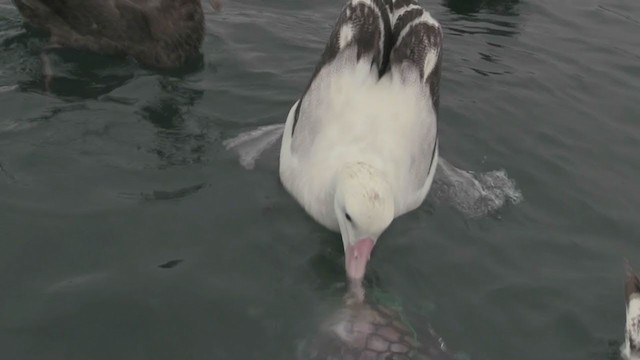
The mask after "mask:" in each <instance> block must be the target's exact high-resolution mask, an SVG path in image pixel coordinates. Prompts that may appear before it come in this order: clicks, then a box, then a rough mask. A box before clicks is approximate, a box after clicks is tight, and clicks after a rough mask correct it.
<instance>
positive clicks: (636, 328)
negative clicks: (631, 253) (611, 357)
mask: <svg viewBox="0 0 640 360" xmlns="http://www.w3.org/2000/svg"><path fill="white" fill-rule="evenodd" d="M625 270H626V279H625V284H624V289H625V304H626V310H627V311H626V314H627V322H626V327H625V337H624V338H625V339H624V344H623V345H622V355H623V356H624V357H625V358H626V359H628V360H640V280H639V279H638V276H637V275H636V274H635V273H634V272H633V269H631V266H630V265H629V263H628V262H625Z"/></svg>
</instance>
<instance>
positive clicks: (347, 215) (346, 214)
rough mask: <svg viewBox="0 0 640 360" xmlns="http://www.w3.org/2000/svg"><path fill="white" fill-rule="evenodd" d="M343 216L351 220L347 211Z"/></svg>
mask: <svg viewBox="0 0 640 360" xmlns="http://www.w3.org/2000/svg"><path fill="white" fill-rule="evenodd" d="M344 216H345V217H346V218H347V220H348V221H349V222H351V216H350V215H349V214H348V213H345V214H344Z"/></svg>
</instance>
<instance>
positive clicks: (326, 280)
mask: <svg viewBox="0 0 640 360" xmlns="http://www.w3.org/2000/svg"><path fill="white" fill-rule="evenodd" d="M422 5H424V6H425V7H427V8H428V9H429V10H430V11H431V12H432V14H433V15H434V17H435V18H436V19H438V20H439V21H440V22H441V24H442V25H443V28H444V31H445V43H444V63H443V64H444V65H443V77H442V82H441V112H440V120H439V121H440V122H439V124H440V125H439V126H440V130H441V133H440V134H441V135H440V144H441V155H442V156H443V157H444V158H446V159H447V160H448V161H450V162H451V163H453V164H454V165H456V166H457V167H460V168H462V169H466V170H471V171H477V172H487V171H492V170H498V169H504V170H505V171H506V172H507V173H508V176H509V178H510V179H513V180H515V182H516V183H517V187H518V189H519V190H520V191H521V192H522V194H523V196H524V201H522V202H521V203H519V204H517V205H506V206H503V207H501V208H500V209H498V210H497V211H496V212H494V213H491V214H489V215H486V216H482V217H479V218H469V217H467V216H465V215H464V214H463V213H462V212H461V211H459V210H457V209H456V208H455V207H454V206H451V204H447V203H446V202H438V201H434V198H433V196H431V197H429V198H428V199H427V201H426V203H425V204H424V205H423V206H422V207H421V208H420V209H418V210H416V211H414V212H412V213H410V214H408V215H406V216H403V217H402V218H399V219H397V221H395V222H394V224H393V225H392V226H391V227H390V228H389V230H388V231H387V232H386V233H385V235H384V237H383V238H382V239H381V241H380V242H379V244H378V245H377V246H376V251H375V253H374V256H373V258H372V261H371V264H370V267H369V270H370V271H369V277H368V279H367V281H368V284H369V286H375V287H379V288H383V289H384V290H385V291H386V292H388V293H391V294H393V296H395V297H396V298H397V299H400V301H401V302H402V304H403V306H404V308H405V309H408V312H409V313H410V314H409V315H408V316H409V317H408V319H409V320H410V321H412V322H413V323H414V324H418V325H419V324H420V323H421V322H423V321H427V320H428V321H429V322H430V323H431V325H432V326H433V328H434V329H435V330H436V331H437V332H438V333H439V334H440V335H441V336H442V337H443V338H444V340H445V341H446V343H447V344H448V346H449V347H450V348H452V349H454V350H456V351H461V352H464V353H465V354H467V355H468V356H469V357H470V358H471V359H523V360H528V359H532V360H533V359H535V360H539V359H617V358H618V347H619V345H620V343H621V340H622V336H623V326H624V303H623V288H622V281H623V267H622V257H623V256H626V257H628V258H629V259H630V261H631V263H632V264H635V265H636V267H640V244H639V243H638V241H640V223H639V220H638V219H640V192H638V191H637V189H638V186H637V184H638V182H639V180H640V151H639V150H638V149H639V148H640V127H639V126H638V125H637V123H636V121H637V120H638V119H639V118H640V110H639V109H640V105H639V104H640V36H637V34H638V32H639V31H640V3H638V1H636V0H624V1H614V0H582V1H551V0H542V1H535V2H534V1H517V0H485V1H477V0H468V1H462V0H444V1H428V2H427V1H423V2H422ZM341 6H342V2H341V1H338V2H337V1H325V0H322V1H290V0H280V1H273V2H264V1H258V0H247V1H238V2H236V1H230V2H227V3H226V4H225V9H224V11H223V12H222V13H221V14H213V13H211V12H210V10H209V9H208V8H207V11H208V14H207V36H206V40H205V43H204V45H203V59H202V63H201V64H197V65H194V66H193V68H191V69H188V71H183V72H179V73H174V74H158V73H154V72H151V71H147V70H144V69H140V68H139V67H138V66H136V65H135V64H133V63H131V62H128V61H126V60H123V59H113V58H108V57H101V56H97V55H92V54H86V53H82V52H74V51H60V52H56V53H55V54H54V55H53V56H52V59H51V60H52V65H53V68H54V72H55V74H56V78H55V79H54V82H53V86H52V89H51V93H50V94H47V93H45V92H44V84H43V81H42V76H41V75H42V74H41V68H40V59H39V53H40V48H41V47H42V45H43V44H44V40H43V38H42V37H39V36H38V35H37V34H33V33H31V32H27V31H26V30H25V29H24V27H23V26H22V22H21V20H20V18H19V15H18V13H17V11H16V10H15V9H14V8H13V6H12V5H11V3H10V1H7V0H0V358H2V359H19V360H23V359H24V360H28V359H289V358H291V357H292V355H293V354H294V353H295V349H296V346H297V344H298V343H299V342H300V341H301V339H303V338H304V337H306V336H308V335H309V334H312V332H313V330H314V326H315V324H316V321H315V320H317V318H318V317H319V316H320V315H319V313H321V311H319V310H318V309H322V308H323V307H326V306H327V305H328V304H331V303H334V302H335V301H336V299H339V298H340V296H341V295H342V292H343V285H344V284H343V278H344V274H343V258H342V248H341V243H340V240H339V236H338V235H337V234H333V233H331V232H329V231H327V230H325V229H323V228H322V227H321V226H320V225H318V224H316V223H314V222H313V221H312V220H311V219H310V218H309V217H307V216H306V215H305V214H304V212H303V211H302V210H301V208H300V207H299V206H298V205H297V204H296V203H295V202H294V201H293V200H292V198H291V197H290V196H288V195H287V193H286V192H285V191H284V189H283V188H282V186H281V185H280V183H279V180H278V176H277V164H278V159H277V152H278V149H277V146H275V147H273V148H271V149H269V150H268V151H267V152H266V153H265V154H264V155H263V156H262V158H261V159H260V160H259V161H258V162H257V163H256V167H255V169H253V170H246V169H244V168H243V167H242V166H240V165H239V163H238V160H237V157H236V155H235V154H234V153H232V152H229V151H227V150H226V149H225V148H224V146H223V144H222V142H223V141H224V140H225V139H227V138H230V137H233V136H235V135H237V134H239V133H241V132H243V131H247V130H250V129H252V128H255V127H256V126H261V125H270V124H277V123H281V122H283V121H284V119H285V117H286V114H287V112H288V111H289V108H290V106H291V105H292V104H293V102H294V101H295V99H297V97H298V96H299V95H300V93H301V91H302V90H303V88H304V86H305V85H306V83H307V81H308V78H309V76H310V74H311V72H312V71H313V69H314V67H315V64H316V61H317V60H318V58H319V56H320V53H321V51H322V49H323V47H324V44H325V41H326V39H327V38H328V35H329V32H330V31H331V27H332V25H333V24H334V22H335V18H336V16H337V14H338V12H339V10H340V7H341ZM173 260H181V261H173Z"/></svg>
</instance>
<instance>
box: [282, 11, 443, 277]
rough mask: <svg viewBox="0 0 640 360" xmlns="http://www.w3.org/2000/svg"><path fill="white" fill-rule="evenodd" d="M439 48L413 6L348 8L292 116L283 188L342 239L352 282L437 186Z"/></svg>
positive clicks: (425, 17) (438, 35) (435, 30)
mask: <svg viewBox="0 0 640 360" xmlns="http://www.w3.org/2000/svg"><path fill="white" fill-rule="evenodd" d="M441 49H442V30H441V27H440V24H439V23H438V22H437V21H436V20H434V19H433V18H432V17H431V15H430V14H429V12H427V11H425V10H424V9H423V8H422V7H420V6H419V5H418V4H417V3H416V2H415V1H414V0H393V1H391V0H351V1H348V3H347V4H346V6H345V7H344V8H343V10H342V12H341V14H340V16H339V18H338V21H337V23H336V25H335V27H334V29H333V32H332V34H331V36H330V38H329V42H328V44H327V46H326V48H325V50H324V53H323V54H322V57H321V59H320V62H319V64H318V66H317V68H316V71H315V72H314V74H313V76H312V78H311V81H310V83H309V85H308V87H307V89H306V90H305V92H304V93H303V95H302V97H301V98H300V99H299V100H298V101H297V102H296V103H295V104H294V105H293V107H292V108H291V110H290V111H289V115H288V117H287V121H286V124H285V129H284V135H283V138H282V145H281V150H280V178H281V181H282V183H283V185H284V187H285V188H286V189H287V191H288V192H289V193H290V194H291V195H292V196H293V197H294V198H295V199H296V200H297V201H298V202H299V203H300V204H301V205H302V206H303V207H304V209H305V210H306V211H307V213H309V214H310V215H311V216H312V217H313V218H314V219H315V220H316V221H318V222H319V223H320V224H322V225H324V226H325V227H327V228H329V229H331V230H333V231H340V233H341V234H342V241H343V244H344V250H345V267H346V272H347V275H348V277H349V278H350V279H352V280H361V279H362V278H363V276H364V273H365V269H366V265H367V262H368V260H369V257H370V254H371V251H372V248H373V246H374V245H375V243H376V241H377V240H378V238H379V237H380V235H381V234H382V233H383V232H384V231H385V229H386V228H387V227H388V226H389V225H390V224H391V222H392V220H393V219H394V218H396V217H398V216H400V215H403V214H405V213H407V212H409V211H412V210H414V209H416V208H417V207H418V206H420V205H421V204H422V202H423V201H424V199H425V197H426V195H427V193H428V192H429V188H430V187H431V184H432V182H433V177H434V174H435V170H436V167H437V163H438V136H437V114H438V94H439V82H440V68H441V58H442V57H441Z"/></svg>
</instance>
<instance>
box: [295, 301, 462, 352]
mask: <svg viewBox="0 0 640 360" xmlns="http://www.w3.org/2000/svg"><path fill="white" fill-rule="evenodd" d="M425 329H426V330H425V331H423V332H420V333H419V332H417V331H416V330H414V329H413V328H412V326H411V324H409V323H408V322H407V321H406V320H405V319H404V318H403V314H402V312H401V310H400V309H397V308H394V307H391V306H388V305H385V304H382V303H380V302H376V301H368V302H365V301H361V300H360V299H349V298H347V302H346V304H345V305H344V306H343V307H340V308H339V309H337V310H336V311H335V312H333V313H332V314H331V316H329V318H327V320H326V321H325V322H324V323H323V324H322V325H321V327H320V329H319V331H318V333H317V334H315V336H314V337H312V338H311V339H310V341H308V342H306V343H305V344H304V346H302V347H301V349H300V351H299V353H298V359H300V360H336V359H341V360H382V359H389V360H391V359H393V360H453V355H452V354H451V353H450V352H449V350H448V349H447V347H446V345H445V343H444V341H443V340H442V338H440V337H439V336H438V335H437V334H436V333H435V332H434V331H433V329H432V328H431V327H430V326H425Z"/></svg>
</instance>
